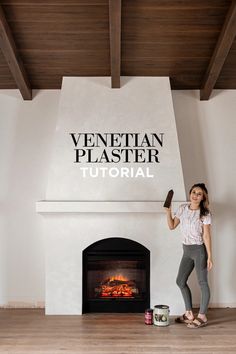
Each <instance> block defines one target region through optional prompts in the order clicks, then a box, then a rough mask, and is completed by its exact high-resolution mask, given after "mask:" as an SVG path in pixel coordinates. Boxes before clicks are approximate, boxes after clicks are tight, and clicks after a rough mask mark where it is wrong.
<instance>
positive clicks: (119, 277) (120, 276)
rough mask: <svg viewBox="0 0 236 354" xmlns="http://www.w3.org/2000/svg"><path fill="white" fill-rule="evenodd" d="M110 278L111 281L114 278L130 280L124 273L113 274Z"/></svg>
mask: <svg viewBox="0 0 236 354" xmlns="http://www.w3.org/2000/svg"><path fill="white" fill-rule="evenodd" d="M109 279H110V281H114V280H121V281H128V280H129V279H128V278H126V277H124V276H123V275H122V274H118V275H113V276H112V277H110V278H109Z"/></svg>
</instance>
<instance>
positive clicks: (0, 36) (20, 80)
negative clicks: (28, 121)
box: [0, 5, 32, 100]
mask: <svg viewBox="0 0 236 354" xmlns="http://www.w3.org/2000/svg"><path fill="white" fill-rule="evenodd" d="M0 48H1V50H2V53H3V55H4V57H5V59H6V61H7V64H8V66H9V69H10V71H11V73H12V76H13V77H14V80H15V82H16V84H17V87H18V88H19V90H20V92H21V95H22V97H23V99H24V100H31V99H32V90H31V87H30V83H29V80H28V78H27V74H26V71H25V69H24V66H23V64H22V62H21V59H20V57H19V54H18V51H17V48H16V45H15V42H14V39H13V36H12V34H11V30H10V28H9V25H8V23H7V20H6V18H5V15H4V12H3V9H2V6H1V5H0Z"/></svg>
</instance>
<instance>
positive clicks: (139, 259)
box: [83, 237, 150, 313]
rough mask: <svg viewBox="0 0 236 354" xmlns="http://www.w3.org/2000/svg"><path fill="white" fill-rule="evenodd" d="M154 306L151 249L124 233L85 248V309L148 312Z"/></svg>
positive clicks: (92, 310) (84, 311)
mask: <svg viewBox="0 0 236 354" xmlns="http://www.w3.org/2000/svg"><path fill="white" fill-rule="evenodd" d="M148 307H150V251H149V250H148V249H147V248H146V247H144V246H143V245H141V244H140V243H138V242H135V241H133V240H130V239H126V238H121V237H110V238H106V239H102V240H100V241H97V242H95V243H93V244H91V245H90V246H88V247H87V248H86V249H85V250H84V251H83V313H88V312H144V310H145V309H146V308H148Z"/></svg>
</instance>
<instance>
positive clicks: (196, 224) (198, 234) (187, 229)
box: [174, 203, 211, 245]
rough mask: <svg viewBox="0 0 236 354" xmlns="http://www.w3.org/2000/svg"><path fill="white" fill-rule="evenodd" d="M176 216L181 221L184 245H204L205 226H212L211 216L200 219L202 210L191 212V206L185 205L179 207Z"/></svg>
mask: <svg viewBox="0 0 236 354" xmlns="http://www.w3.org/2000/svg"><path fill="white" fill-rule="evenodd" d="M174 216H175V217H177V218H178V219H179V220H180V228H181V233H182V235H183V243H184V244H185V245H202V244H203V237H202V236H203V225H209V224H211V214H210V213H209V214H208V215H205V216H203V217H202V218H201V219H200V210H199V209H197V210H191V209H190V208H189V204H188V203H185V204H182V205H180V206H179V208H178V209H177V211H176V213H175V214H174Z"/></svg>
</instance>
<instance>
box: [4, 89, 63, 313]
mask: <svg viewBox="0 0 236 354" xmlns="http://www.w3.org/2000/svg"><path fill="white" fill-rule="evenodd" d="M59 94H60V92H59V91H40V92H34V99H33V100H32V101H25V102H24V101H23V100H22V98H21V95H20V94H19V92H18V91H17V90H6V91H5V90H4V91H3V90H1V91H0V166H1V173H0V305H4V304H8V305H12V306H13V305H17V306H23V305H24V304H23V303H25V305H27V306H31V305H34V304H36V305H40V304H39V303H38V302H41V301H44V281H45V280H44V245H43V236H42V231H41V228H42V226H41V219H40V216H39V215H37V214H36V213H35V201H36V200H39V199H43V198H44V197H45V192H46V183H47V168H48V163H49V157H50V151H51V138H52V134H53V132H54V129H55V124H56V118H57V108H58V100H59ZM13 303H14V304H13Z"/></svg>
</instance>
